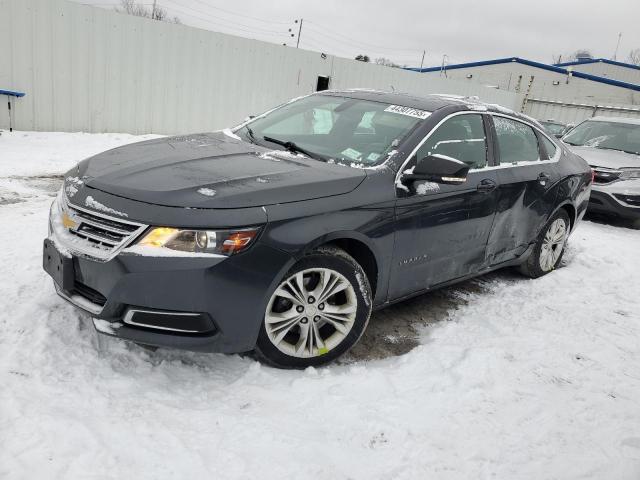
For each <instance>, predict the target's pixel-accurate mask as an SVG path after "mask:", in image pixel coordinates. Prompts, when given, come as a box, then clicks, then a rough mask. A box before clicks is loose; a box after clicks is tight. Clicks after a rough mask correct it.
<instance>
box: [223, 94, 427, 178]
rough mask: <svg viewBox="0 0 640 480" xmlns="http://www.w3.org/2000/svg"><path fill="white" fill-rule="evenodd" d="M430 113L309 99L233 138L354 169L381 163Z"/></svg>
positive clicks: (316, 97) (376, 104)
mask: <svg viewBox="0 0 640 480" xmlns="http://www.w3.org/2000/svg"><path fill="white" fill-rule="evenodd" d="M428 116H429V113H428V112H425V111H423V110H417V109H413V108H407V107H401V106H397V105H390V104H388V103H379V102H372V101H368V100H357V99H353V98H346V97H338V96H329V95H311V96H308V97H305V98H302V99H300V100H297V101H295V102H292V103H290V104H287V105H285V106H283V107H281V108H278V109H276V110H274V111H272V112H270V113H267V114H266V115H265V116H263V117H260V118H257V119H255V120H253V121H252V122H250V123H249V124H248V125H246V126H244V127H242V128H240V129H239V130H237V131H236V132H235V133H236V135H239V136H240V137H241V138H242V139H243V140H245V141H247V142H252V143H256V144H259V145H263V146H267V147H270V148H276V149H283V148H286V149H288V150H291V151H293V152H300V153H303V154H306V155H308V156H310V157H313V158H316V159H319V160H324V161H330V162H331V161H335V162H341V163H347V164H349V165H350V164H353V163H355V164H357V165H358V166H372V165H377V164H379V163H382V162H384V160H385V159H386V158H387V154H388V153H389V152H391V151H392V150H393V149H394V148H395V147H396V146H397V145H398V144H399V143H400V142H401V141H402V139H403V138H404V137H406V136H407V134H408V133H410V132H411V131H412V130H413V129H414V128H415V127H416V125H417V124H418V122H420V121H421V120H422V119H424V118H426V117H428Z"/></svg>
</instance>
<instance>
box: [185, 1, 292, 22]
mask: <svg viewBox="0 0 640 480" xmlns="http://www.w3.org/2000/svg"><path fill="white" fill-rule="evenodd" d="M193 1H194V2H197V3H199V4H201V5H204V6H206V7H207V8H212V9H214V10H219V11H221V12H225V13H228V14H229V15H236V16H238V17H241V18H248V19H251V20H257V21H258V22H264V23H271V24H274V23H276V24H280V25H288V24H289V22H281V21H279V20H270V19H264V18H258V17H252V16H250V15H245V14H242V13H237V12H232V11H231V10H226V9H224V8H220V7H214V6H213V5H209V4H208V3H206V2H203V1H202V0H193Z"/></svg>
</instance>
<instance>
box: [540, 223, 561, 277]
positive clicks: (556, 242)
mask: <svg viewBox="0 0 640 480" xmlns="http://www.w3.org/2000/svg"><path fill="white" fill-rule="evenodd" d="M566 240H567V224H566V222H565V221H564V219H562V218H558V219H556V220H555V221H554V222H553V223H552V224H551V226H550V227H549V229H548V230H547V233H545V235H544V240H543V241H542V247H541V249H540V268H541V269H542V270H543V271H545V272H548V271H550V270H552V269H553V268H554V267H555V265H556V262H557V261H558V258H560V255H561V254H562V249H563V248H564V244H565V242H566Z"/></svg>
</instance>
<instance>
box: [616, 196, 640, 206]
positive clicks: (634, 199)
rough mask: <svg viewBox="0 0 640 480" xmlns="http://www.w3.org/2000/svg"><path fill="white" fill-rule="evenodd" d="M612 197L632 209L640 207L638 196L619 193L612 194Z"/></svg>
mask: <svg viewBox="0 0 640 480" xmlns="http://www.w3.org/2000/svg"><path fill="white" fill-rule="evenodd" d="M613 196H614V197H616V198H617V199H618V200H620V201H621V202H624V203H626V204H627V205H631V206H632V207H640V195H623V194H620V193H614V194H613Z"/></svg>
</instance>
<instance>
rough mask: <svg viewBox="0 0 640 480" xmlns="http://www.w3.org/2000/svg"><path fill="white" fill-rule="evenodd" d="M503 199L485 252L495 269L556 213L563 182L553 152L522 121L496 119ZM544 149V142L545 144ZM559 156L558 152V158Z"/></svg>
mask: <svg viewBox="0 0 640 480" xmlns="http://www.w3.org/2000/svg"><path fill="white" fill-rule="evenodd" d="M492 118H493V124H494V127H495V130H494V131H495V136H496V140H497V142H496V143H497V155H496V160H497V161H498V162H499V164H500V167H501V168H499V169H498V174H499V176H498V180H499V182H498V183H499V196H498V209H497V212H496V218H495V221H494V227H493V230H492V232H491V236H490V238H489V242H488V246H487V256H488V257H489V261H490V262H491V263H492V264H498V263H501V262H504V261H508V260H512V259H514V258H515V257H517V256H520V255H521V254H523V253H524V252H525V251H526V249H527V248H528V246H529V244H530V243H531V242H533V241H534V240H535V238H536V237H537V235H538V232H539V230H540V228H542V226H543V225H544V223H545V221H546V219H547V217H548V216H549V214H550V213H551V211H552V210H553V207H554V205H555V201H556V197H557V182H558V180H559V178H560V173H559V171H558V167H557V166H558V162H557V156H558V155H555V153H556V152H555V151H554V152H553V154H551V155H549V154H548V153H547V151H546V150H547V149H549V148H553V143H551V142H549V144H550V145H549V146H548V147H547V148H545V145H544V144H543V145H541V144H540V143H541V142H540V141H539V138H544V137H543V136H542V135H539V134H536V132H535V131H534V129H533V128H532V127H531V126H529V125H527V124H525V123H523V122H520V121H518V120H515V119H512V118H507V117H502V116H498V115H495V116H493V117H492ZM545 143H546V142H545ZM558 153H559V152H558Z"/></svg>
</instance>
